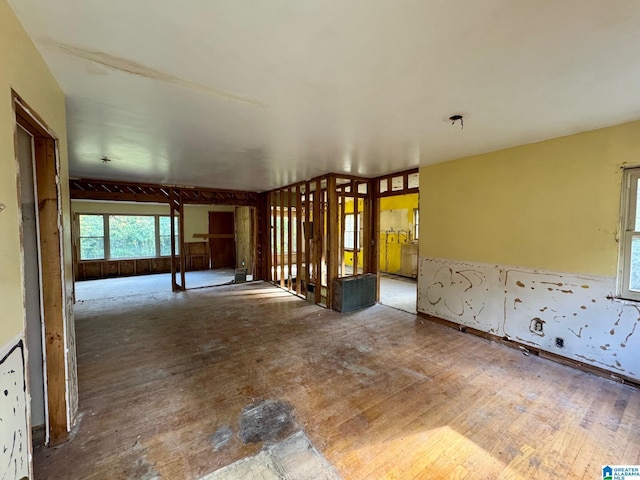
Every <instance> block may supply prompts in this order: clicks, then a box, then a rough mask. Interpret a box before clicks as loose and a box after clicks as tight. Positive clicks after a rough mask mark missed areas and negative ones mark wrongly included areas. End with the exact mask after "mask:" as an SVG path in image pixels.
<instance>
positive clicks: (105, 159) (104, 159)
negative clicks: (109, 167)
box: [100, 155, 111, 163]
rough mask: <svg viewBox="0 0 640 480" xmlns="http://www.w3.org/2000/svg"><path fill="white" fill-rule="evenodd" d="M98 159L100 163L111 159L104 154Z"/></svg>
mask: <svg viewBox="0 0 640 480" xmlns="http://www.w3.org/2000/svg"><path fill="white" fill-rule="evenodd" d="M100 160H102V163H109V162H110V161H111V159H110V158H109V157H107V156H106V155H104V156H103V157H102V158H101V159H100Z"/></svg>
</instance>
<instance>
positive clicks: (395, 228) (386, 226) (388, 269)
mask: <svg viewBox="0 0 640 480" xmlns="http://www.w3.org/2000/svg"><path fill="white" fill-rule="evenodd" d="M418 181H419V175H418V171H417V170H412V171H408V172H402V173H398V174H394V175H390V176H387V177H383V178H382V179H380V183H379V189H380V194H379V199H378V202H379V204H378V210H379V225H380V229H379V233H378V246H379V251H378V258H379V265H378V269H379V272H380V303H382V304H383V305H387V306H390V307H393V308H397V309H399V310H404V311H406V312H409V313H416V311H417V310H416V306H417V281H416V278H417V274H418V235H419V224H420V211H419V190H418V189H419V184H418Z"/></svg>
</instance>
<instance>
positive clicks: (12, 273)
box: [0, 0, 72, 347]
mask: <svg viewBox="0 0 640 480" xmlns="http://www.w3.org/2000/svg"><path fill="white" fill-rule="evenodd" d="M11 89H14V90H15V92H16V93H17V94H18V95H20V97H21V98H22V99H23V100H24V101H25V102H27V103H28V105H29V106H30V107H31V108H32V109H33V110H34V111H36V112H37V113H38V115H40V117H41V118H42V119H43V120H44V121H45V122H46V124H47V125H48V126H49V128H50V129H51V130H53V132H54V133H55V135H56V136H57V138H58V149H59V153H60V184H61V188H62V197H63V198H62V207H63V217H64V218H63V224H64V225H63V228H64V240H65V266H66V282H67V285H68V288H67V294H68V293H69V292H71V282H72V279H71V264H70V261H71V251H70V245H71V240H70V239H71V237H70V232H69V228H68V226H69V220H70V217H69V209H68V205H69V200H68V198H69V196H68V195H69V192H68V183H69V182H68V171H67V143H66V137H67V134H66V123H65V106H64V101H65V99H64V94H63V93H62V90H61V89H60V87H59V86H58V84H57V82H56V80H55V79H54V77H53V75H52V74H51V72H50V71H49V69H48V68H47V65H46V64H45V62H44V61H43V59H42V57H41V56H40V54H39V52H38V51H37V50H36V48H35V46H34V45H33V43H32V41H31V39H30V38H29V37H28V36H27V34H26V33H25V31H24V30H23V28H22V26H21V25H20V23H19V22H18V20H17V18H16V17H15V15H14V13H13V11H12V10H11V8H10V7H9V6H8V4H7V3H6V1H5V0H0V171H1V172H2V174H0V210H2V211H0V305H2V317H1V320H0V325H1V326H0V347H1V346H3V345H6V344H7V343H8V342H9V341H10V340H12V339H13V338H15V337H17V336H18V335H20V334H21V333H22V331H23V326H24V315H25V312H24V307H23V280H22V278H23V276H22V267H21V263H22V262H21V247H20V213H19V210H18V191H17V187H16V185H17V167H16V155H15V148H14V134H15V114H14V111H13V105H12V97H11Z"/></svg>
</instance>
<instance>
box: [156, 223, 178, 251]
mask: <svg viewBox="0 0 640 480" xmlns="http://www.w3.org/2000/svg"><path fill="white" fill-rule="evenodd" d="M159 223H160V235H159V242H160V256H163V257H164V256H167V255H171V217H159ZM173 225H174V232H175V237H176V254H178V253H179V246H180V244H179V242H178V217H174V218H173Z"/></svg>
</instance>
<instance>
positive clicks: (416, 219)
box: [413, 208, 420, 241]
mask: <svg viewBox="0 0 640 480" xmlns="http://www.w3.org/2000/svg"><path fill="white" fill-rule="evenodd" d="M419 233H420V209H419V208H414V209H413V240H414V241H415V240H418V235H419Z"/></svg>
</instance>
